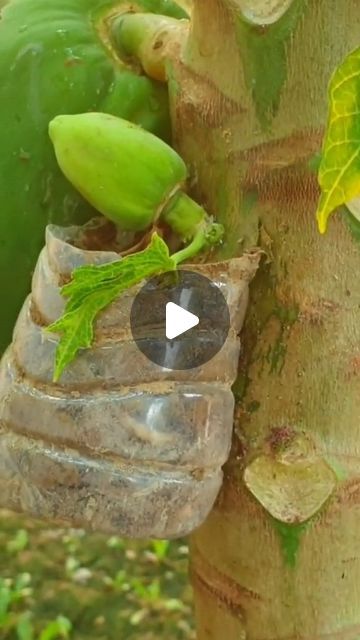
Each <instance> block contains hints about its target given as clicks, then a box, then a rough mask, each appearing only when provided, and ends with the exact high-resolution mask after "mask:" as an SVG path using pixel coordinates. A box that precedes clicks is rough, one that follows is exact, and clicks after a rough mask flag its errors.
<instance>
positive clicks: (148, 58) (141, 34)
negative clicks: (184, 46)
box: [110, 13, 189, 82]
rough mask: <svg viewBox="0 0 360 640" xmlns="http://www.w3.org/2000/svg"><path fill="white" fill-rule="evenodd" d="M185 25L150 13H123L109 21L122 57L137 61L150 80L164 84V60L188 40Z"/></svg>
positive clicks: (115, 43)
mask: <svg viewBox="0 0 360 640" xmlns="http://www.w3.org/2000/svg"><path fill="white" fill-rule="evenodd" d="M188 23H189V21H188V20H177V19H175V18H170V17H168V16H160V15H156V14H153V13H124V14H123V15H121V16H117V17H116V18H115V19H114V20H113V21H112V23H111V26H110V34H111V39H112V42H113V45H114V46H115V48H116V49H117V51H118V52H119V54H120V56H121V57H130V58H135V59H137V60H138V61H139V62H140V64H141V66H142V68H143V69H144V71H145V73H146V74H147V75H148V76H149V77H150V78H153V79H154V80H159V81H160V82H166V80H167V75H166V63H167V60H168V58H169V57H170V56H171V54H172V53H174V51H175V49H176V48H177V47H178V45H179V44H180V43H181V42H183V41H184V39H185V37H186V36H187V27H188ZM174 48H175V49H174Z"/></svg>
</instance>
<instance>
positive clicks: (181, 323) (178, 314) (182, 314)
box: [165, 302, 199, 340]
mask: <svg viewBox="0 0 360 640" xmlns="http://www.w3.org/2000/svg"><path fill="white" fill-rule="evenodd" d="M197 324H199V318H198V317H197V316H196V315H195V314H194V313H190V311H186V309H183V308H182V307H179V305H178V304H175V303H174V302H168V303H167V305H166V329H165V333H166V337H167V339H168V340H173V339H174V338H177V336H180V335H181V334H182V333H185V331H189V329H192V328H193V327H196V325H197Z"/></svg>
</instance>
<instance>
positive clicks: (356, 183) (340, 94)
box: [316, 49, 360, 233]
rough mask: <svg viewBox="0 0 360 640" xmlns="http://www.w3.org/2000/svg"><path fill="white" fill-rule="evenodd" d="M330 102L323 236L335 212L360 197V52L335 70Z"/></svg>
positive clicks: (322, 179) (322, 177) (320, 214)
mask: <svg viewBox="0 0 360 640" xmlns="http://www.w3.org/2000/svg"><path fill="white" fill-rule="evenodd" d="M329 101H330V111H329V117H328V124H327V130H326V134H325V138H324V142H323V153H322V160H321V163H320V168H319V184H320V187H321V189H322V194H321V197H320V201H319V205H318V209H317V214H316V215H317V221H318V226H319V231H320V233H325V231H326V227H327V221H328V218H329V216H330V214H331V213H332V212H333V211H334V209H336V208H337V207H339V206H340V205H343V204H345V203H346V202H348V201H349V200H352V199H353V198H355V196H357V195H359V194H360V49H356V50H355V51H353V52H352V53H350V54H349V55H348V56H347V58H345V60H344V62H343V63H342V64H341V65H340V66H339V67H338V68H337V69H336V71H335V73H334V75H333V77H332V79H331V81H330V86H329Z"/></svg>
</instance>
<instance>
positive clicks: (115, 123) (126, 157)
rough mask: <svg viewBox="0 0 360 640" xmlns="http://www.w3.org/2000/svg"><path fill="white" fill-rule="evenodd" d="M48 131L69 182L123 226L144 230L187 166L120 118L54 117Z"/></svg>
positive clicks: (163, 145)
mask: <svg viewBox="0 0 360 640" xmlns="http://www.w3.org/2000/svg"><path fill="white" fill-rule="evenodd" d="M49 134H50V137H51V140H52V142H53V144H54V148H55V153H56V158H57V161H58V164H59V166H60V168H61V169H62V171H63V172H64V174H65V176H66V177H67V178H68V180H70V182H71V183H72V184H73V186H74V187H75V188H76V189H77V190H78V191H79V192H80V193H81V194H82V195H83V196H84V198H86V200H87V201H88V202H90V204H91V205H92V206H93V207H94V208H95V209H97V210H98V211H100V212H101V213H103V214H104V215H105V216H106V217H107V218H109V219H110V220H112V221H113V222H115V223H116V224H117V225H118V226H119V227H120V228H121V229H124V230H127V231H140V230H143V229H146V228H147V227H148V226H149V225H150V224H151V223H152V222H153V221H154V220H156V219H157V218H158V217H160V215H161V213H162V211H163V209H164V207H165V206H166V204H167V203H168V201H169V200H170V198H171V197H172V196H174V194H175V193H176V192H177V191H178V190H179V189H181V187H182V186H183V184H184V182H185V180H186V176H187V169H186V165H185V163H184V161H183V160H182V159H181V158H180V156H179V155H178V154H177V153H176V151H174V149H172V148H171V147H170V146H169V145H167V144H166V143H165V142H163V141H162V140H160V138H158V137H156V136H155V135H153V134H152V133H149V132H148V131H145V129H143V128H142V127H140V126H138V125H135V124H133V123H131V122H129V121H127V120H124V119H122V118H117V117H115V116H112V115H109V114H106V113H83V114H79V115H62V116H57V117H56V118H55V119H54V120H52V121H51V122H50V125H49Z"/></svg>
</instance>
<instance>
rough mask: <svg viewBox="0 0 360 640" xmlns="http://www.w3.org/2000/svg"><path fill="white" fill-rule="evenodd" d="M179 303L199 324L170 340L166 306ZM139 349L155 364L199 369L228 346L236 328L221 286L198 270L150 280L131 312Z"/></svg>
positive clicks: (182, 271)
mask: <svg viewBox="0 0 360 640" xmlns="http://www.w3.org/2000/svg"><path fill="white" fill-rule="evenodd" d="M168 302H173V303H175V304H177V305H179V307H182V309H185V310H186V311H189V312H190V313H193V314H195V315H196V316H198V318H199V324H198V325H197V326H196V327H193V328H192V329H189V330H188V331H186V332H185V333H182V334H181V335H179V336H177V337H176V338H174V339H172V340H169V339H168V338H167V337H166V304H167V303H168ZM130 323H131V331H132V335H133V338H134V340H135V342H136V345H137V347H138V348H139V349H140V351H141V352H142V353H143V354H144V355H145V356H146V357H147V358H148V359H149V360H151V361H152V362H154V363H155V364H157V365H159V366H160V367H165V368H166V369H174V370H184V369H193V368H194V367H199V366H201V365H203V364H205V363H206V362H208V361H209V360H211V358H213V357H214V356H215V355H216V354H217V353H218V351H220V349H221V347H222V346H223V344H224V342H225V340H226V338H227V335H228V332H229V328H230V315H229V309H228V306H227V304H226V300H225V298H224V296H223V294H222V292H221V291H220V289H219V287H218V286H217V285H216V284H215V283H214V282H212V281H211V280H209V279H208V278H205V277H204V276H202V275H199V274H198V273H194V272H192V271H185V270H181V271H169V272H167V273H164V274H162V275H159V276H155V277H153V278H150V279H149V280H148V281H147V282H146V283H145V285H144V286H143V287H142V288H141V289H140V291H139V292H138V294H137V295H136V297H135V299H134V302H133V304H132V308H131V315H130Z"/></svg>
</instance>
